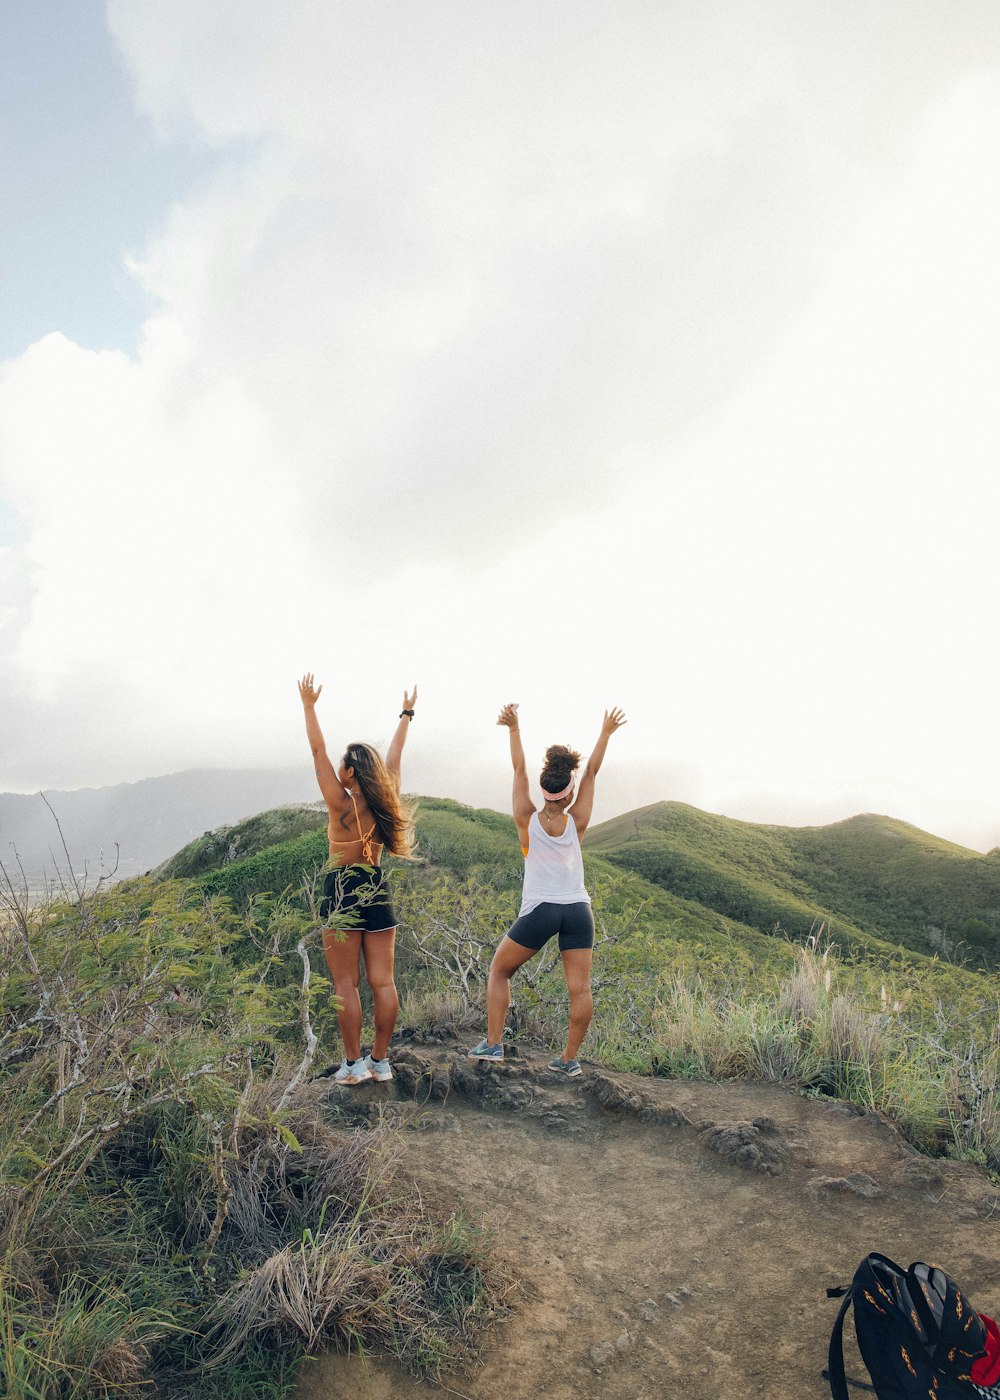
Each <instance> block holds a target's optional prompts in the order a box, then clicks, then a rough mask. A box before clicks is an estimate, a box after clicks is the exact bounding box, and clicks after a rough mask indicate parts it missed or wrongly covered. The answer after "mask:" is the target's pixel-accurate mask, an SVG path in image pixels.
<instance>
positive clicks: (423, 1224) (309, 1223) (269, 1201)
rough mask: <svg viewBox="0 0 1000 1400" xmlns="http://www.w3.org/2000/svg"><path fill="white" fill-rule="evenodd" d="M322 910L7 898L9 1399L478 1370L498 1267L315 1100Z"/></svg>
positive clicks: (122, 891) (225, 1391)
mask: <svg viewBox="0 0 1000 1400" xmlns="http://www.w3.org/2000/svg"><path fill="white" fill-rule="evenodd" d="M307 904H308V901H306V902H305V903H304V902H303V901H296V900H293V901H288V900H285V899H280V898H279V899H271V900H261V899H260V898H256V897H255V898H253V899H250V900H248V901H247V902H246V903H245V905H244V906H243V908H242V911H241V912H239V913H237V912H236V910H234V907H233V905H232V904H231V903H230V902H229V901H227V900H225V899H221V898H215V899H209V900H206V899H204V897H203V896H200V895H199V896H198V897H197V898H195V897H194V896H193V895H192V891H191V889H190V888H189V887H188V886H186V885H182V884H177V883H165V884H150V883H148V882H141V881H140V882H134V883H132V884H130V885H128V886H119V887H116V888H115V889H113V890H98V891H96V892H94V893H92V894H89V895H88V894H86V893H85V892H84V893H82V894H81V895H80V896H79V897H78V898H75V899H73V900H71V901H69V902H64V903H60V904H51V903H49V904H43V905H40V906H35V905H33V904H32V903H31V901H30V900H29V899H28V898H27V896H26V892H24V891H18V890H17V889H16V888H14V887H13V886H12V885H10V884H8V886H7V890H6V904H5V926H4V938H5V941H6V952H7V956H5V957H4V959H3V960H2V963H0V1392H2V1393H4V1394H6V1395H9V1396H11V1397H18V1400H22V1398H23V1400H68V1397H73V1400H77V1398H79V1400H83V1398H84V1397H91V1396H134V1395H138V1394H140V1393H142V1392H144V1391H148V1390H149V1387H150V1384H151V1383H152V1382H154V1381H156V1382H160V1383H162V1384H165V1385H167V1386H168V1389H169V1393H170V1394H171V1395H172V1396H177V1397H179V1396H182V1395H183V1396H190V1397H194V1396H195V1395H198V1396H206V1395H212V1394H218V1395H220V1396H221V1395H225V1396H227V1397H238V1396H241V1395H242V1396H246V1397H250V1396H252V1395H258V1396H263V1395H265V1394H269V1395H271V1396H274V1395H277V1394H279V1393H280V1392H281V1390H282V1388H283V1387H285V1386H287V1384H289V1383H290V1382H291V1378H292V1376H293V1374H294V1367H295V1362H296V1361H297V1359H298V1358H299V1357H301V1356H302V1355H303V1354H304V1353H305V1352H306V1351H307V1349H309V1348H312V1347H315V1346H319V1345H323V1344H327V1345H331V1344H332V1345H335V1346H361V1347H364V1348H366V1349H376V1350H381V1351H388V1352H390V1353H391V1354H392V1355H394V1356H396V1357H398V1359H399V1360H400V1361H401V1362H402V1363H403V1364H404V1365H406V1366H408V1367H409V1368H410V1369H411V1370H413V1371H415V1372H417V1373H419V1374H436V1373H438V1372H440V1370H441V1369H442V1368H444V1367H446V1366H447V1365H448V1364H449V1363H450V1362H451V1361H452V1360H455V1359H458V1358H460V1357H463V1356H465V1355H466V1354H467V1353H468V1351H469V1348H470V1347H471V1346H472V1345H473V1344H474V1339H475V1334H476V1331H477V1329H478V1328H479V1326H480V1325H481V1324H482V1323H483V1322H484V1321H485V1320H486V1319H487V1318H488V1317H489V1316H490V1314H491V1312H492V1311H493V1310H494V1309H495V1308H496V1306H497V1305H498V1299H499V1297H500V1294H501V1293H502V1291H503V1287H504V1283H503V1279H502V1278H500V1277H499V1276H498V1275H497V1274H496V1272H495V1270H494V1269H493V1268H492V1266H491V1264H490V1263H489V1251H488V1248H487V1242H486V1241H484V1240H483V1239H482V1238H481V1237H480V1236H479V1235H478V1234H477V1233H476V1232H475V1231H474V1230H473V1229H472V1228H471V1227H470V1226H468V1225H467V1224H465V1223H464V1222H463V1221H462V1220H461V1219H456V1220H443V1221H442V1220H439V1219H435V1218H433V1217H431V1216H430V1215H428V1214H427V1212H426V1211H425V1210H424V1208H423V1206H422V1204H421V1201H420V1197H419V1194H418V1193H417V1192H416V1191H415V1190H414V1189H412V1188H410V1187H408V1185H407V1183H406V1181H405V1179H404V1178H403V1177H402V1175H401V1174H400V1171H399V1167H398V1162H397V1160H396V1157H397V1154H396V1152H395V1150H394V1148H393V1141H392V1139H391V1137H390V1136H389V1135H388V1134H387V1133H386V1132H384V1131H382V1130H381V1129H379V1128H375V1129H367V1130H357V1129H354V1128H347V1127H343V1126H338V1125H337V1124H336V1123H335V1122H333V1121H332V1120H330V1119H329V1118H328V1117H325V1116H324V1114H323V1112H322V1102H321V1100H322V1095H323V1093H324V1092H326V1090H327V1088H328V1086H324V1085H323V1084H322V1081H317V1082H316V1083H315V1084H313V1085H310V1084H309V1083H308V1082H307V1070H308V1067H309V1064H310V1063H311V1059H312V1055H313V1053H314V1051H315V1048H316V1046H317V1045H318V1044H319V1043H321V1041H322V1037H323V1036H324V1034H327V1033H328V1031H329V1029H330V1028H331V1027H332V1023H333V1016H332V1011H331V1010H330V1002H331V998H330V996H329V983H328V982H327V981H326V979H325V977H316V976H314V975H313V974H312V971H311V961H310V954H311V953H312V955H313V956H315V953H316V948H315V946H314V941H315V939H316V938H317V937H318V929H317V927H316V924H315V921H313V920H312V919H311V918H310V915H309V910H308V907H307Z"/></svg>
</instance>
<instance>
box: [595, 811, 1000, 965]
mask: <svg viewBox="0 0 1000 1400" xmlns="http://www.w3.org/2000/svg"><path fill="white" fill-rule="evenodd" d="M586 844H587V849H588V850H589V851H593V852H599V853H600V854H601V855H602V856H604V857H605V858H606V859H608V860H609V861H610V862H612V864H614V865H617V866H619V867H620V868H623V869H628V870H633V871H635V872H637V873H638V874H641V875H642V876H643V877H644V878H646V879H648V880H650V881H652V882H653V883H654V884H656V885H658V886H659V887H660V888H662V889H664V890H669V891H670V892H672V893H674V894H679V895H682V896H683V897H684V898H686V899H690V900H693V901H694V902H696V903H698V904H700V905H702V906H703V907H705V908H709V909H714V910H715V911H716V912H718V913H721V914H724V915H726V916H728V917H730V918H733V919H736V920H738V921H740V922H742V923H745V924H747V925H749V926H750V927H752V928H755V929H757V930H759V931H761V932H765V933H772V932H774V931H775V930H776V929H780V930H781V931H783V932H784V933H786V934H788V935H789V936H791V937H793V938H796V939H801V938H802V937H804V936H805V935H806V934H808V932H809V931H810V929H811V928H813V927H815V926H816V924H817V923H818V922H820V921H822V922H823V923H824V924H825V926H826V930H825V931H826V933H827V934H828V935H829V936H830V937H831V938H832V939H833V940H834V941H835V942H836V943H837V944H838V945H839V946H840V947H842V948H843V949H845V950H849V951H851V952H852V953H858V952H860V951H864V950H868V951H871V950H873V947H874V945H873V943H872V940H873V939H874V940H877V941H878V942H879V944H884V943H886V942H888V943H896V944H899V945H901V946H902V947H905V948H908V949H910V950H912V951H914V952H918V953H923V954H925V955H929V956H934V955H943V956H945V957H946V958H949V959H953V960H955V961H966V962H968V963H969V964H970V965H971V966H975V967H978V968H980V969H984V970H995V969H996V968H997V967H998V966H1000V859H998V857H997V856H996V855H995V854H991V855H988V856H984V855H981V854H979V853H978V852H976V851H969V850H966V849H964V848H963V847H961V846H956V845H953V844H952V843H951V842H949V841H943V840H941V839H940V838H939V837H936V836H931V835H929V834H928V833H927V832H924V831H920V830H919V829H918V828H917V827H913V826H909V825H907V823H906V822H901V821H895V820H893V819H892V818H891V817H882V816H874V815H864V816H857V817H851V818H850V819H849V820H847V821H842V822H836V823H833V824H832V825H830V826H822V827H782V826H761V825H756V824H754V823H751V822H741V821H735V820H733V819H732V818H730V817H721V816H715V815H712V814H711V813H708V812H702V811H699V810H698V809H697V808H695V807H688V806H686V805H685V804H683V803H680V802H658V803H656V804H655V805H653V806H651V807H644V808H641V809H640V810H638V811H635V812H629V813H627V814H626V815H625V816H622V817H617V818H615V819H614V820H613V821H610V822H604V823H603V824H601V825H600V826H597V827H594V828H593V829H592V830H591V831H590V832H589V833H588V836H587V842H586Z"/></svg>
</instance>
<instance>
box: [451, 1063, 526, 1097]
mask: <svg viewBox="0 0 1000 1400" xmlns="http://www.w3.org/2000/svg"><path fill="white" fill-rule="evenodd" d="M511 1058H516V1057H511ZM450 1079H451V1087H452V1089H454V1091H455V1092H456V1093H458V1094H461V1095H462V1096H463V1098H466V1099H469V1100H471V1101H472V1102H473V1103H481V1104H483V1105H487V1106H489V1107H490V1108H512V1109H517V1108H526V1107H527V1106H528V1105H529V1104H530V1103H531V1102H532V1101H533V1100H534V1098H535V1096H536V1094H537V1093H538V1075H537V1073H536V1072H534V1071H532V1070H530V1069H529V1068H528V1067H527V1066H526V1065H524V1064H523V1063H522V1064H520V1065H519V1064H510V1063H508V1062H507V1061H506V1060H504V1061H502V1062H500V1063H499V1064H491V1063H490V1062H489V1061H488V1060H470V1059H469V1058H468V1056H467V1055H456V1056H455V1057H454V1058H453V1059H452V1060H451V1064H450Z"/></svg>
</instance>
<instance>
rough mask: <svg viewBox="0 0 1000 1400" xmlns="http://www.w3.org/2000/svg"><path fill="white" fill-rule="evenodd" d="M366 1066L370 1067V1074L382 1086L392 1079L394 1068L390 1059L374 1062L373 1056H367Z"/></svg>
mask: <svg viewBox="0 0 1000 1400" xmlns="http://www.w3.org/2000/svg"><path fill="white" fill-rule="evenodd" d="M365 1064H366V1065H367V1067H368V1073H369V1074H370V1075H371V1077H372V1078H373V1079H377V1080H378V1082H379V1083H380V1084H385V1083H387V1082H388V1081H389V1080H390V1079H391V1078H392V1066H391V1065H390V1063H389V1061H388V1059H385V1060H373V1059H372V1057H371V1055H366V1056H365Z"/></svg>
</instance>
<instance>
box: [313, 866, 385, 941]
mask: <svg viewBox="0 0 1000 1400" xmlns="http://www.w3.org/2000/svg"><path fill="white" fill-rule="evenodd" d="M345 915H347V916H348V917H346V918H345V917H344V916H345ZM319 916H320V918H321V919H322V920H323V923H324V924H326V926H327V927H328V928H337V929H344V930H345V931H347V932H353V931H354V930H355V929H360V930H361V932H362V933H387V932H388V931H389V930H390V929H394V928H395V927H396V912H395V910H394V909H393V907H392V898H391V896H390V894H389V886H388V884H387V883H386V878H385V875H384V874H383V872H382V871H381V870H380V869H379V867H378V866H377V865H343V866H340V867H338V868H337V869H336V870H331V871H330V872H329V874H328V875H327V877H326V879H325V880H324V881H323V899H322V902H321V904H320V906H319Z"/></svg>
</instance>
